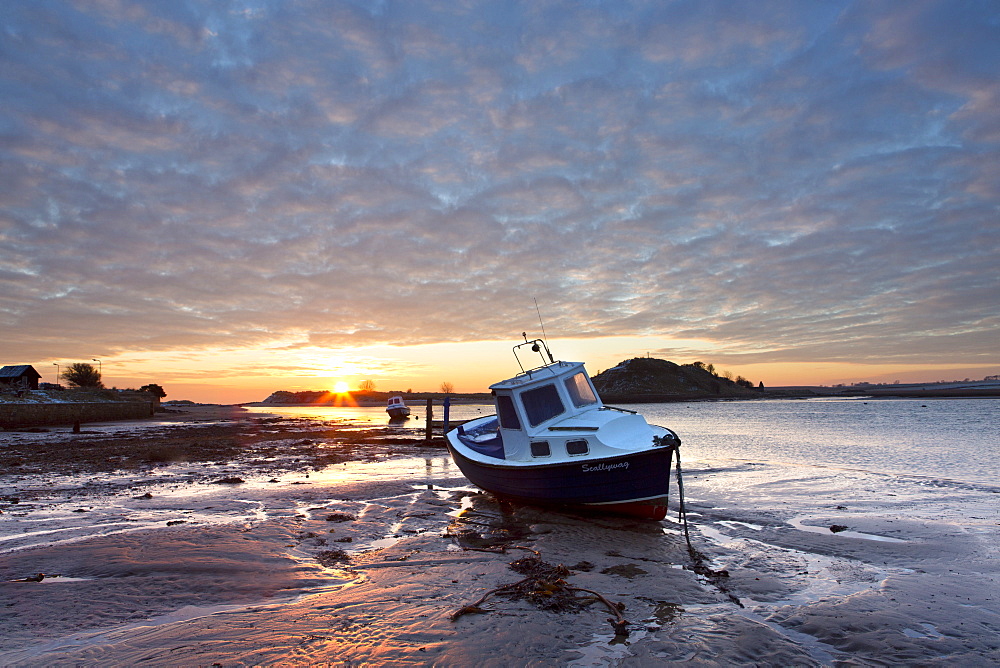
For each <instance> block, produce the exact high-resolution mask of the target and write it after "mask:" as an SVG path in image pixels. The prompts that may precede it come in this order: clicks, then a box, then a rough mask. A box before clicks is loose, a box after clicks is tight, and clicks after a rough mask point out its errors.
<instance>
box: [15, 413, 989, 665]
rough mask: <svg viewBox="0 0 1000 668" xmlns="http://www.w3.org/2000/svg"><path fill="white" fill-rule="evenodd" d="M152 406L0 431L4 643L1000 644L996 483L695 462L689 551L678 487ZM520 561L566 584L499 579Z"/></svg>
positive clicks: (183, 651) (367, 649) (912, 648)
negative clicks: (579, 477)
mask: <svg viewBox="0 0 1000 668" xmlns="http://www.w3.org/2000/svg"><path fill="white" fill-rule="evenodd" d="M690 410H692V411H697V410H701V411H711V410H713V408H712V407H711V406H707V405H706V407H704V408H692V409H690ZM727 410H731V407H729V408H727ZM748 410H750V409H748ZM165 417H166V419H163V420H157V421H153V422H143V423H117V424H108V425H95V426H87V428H85V429H84V433H83V434H79V435H74V434H70V433H66V432H64V431H59V430H56V431H48V432H35V433H30V432H29V433H2V434H0V458H3V459H2V462H3V463H4V466H3V468H2V469H0V512H2V514H0V581H2V582H0V592H2V593H0V597H2V600H3V606H2V607H0V664H3V665H93V664H101V665H209V664H213V663H218V664H221V665H227V666H229V665H259V664H284V665H309V664H316V663H335V664H346V665H356V664H366V663H370V664H378V665H400V666H408V665H441V666H465V665H486V666H491V665H492V666H508V665H553V664H557V665H579V666H640V665H641V666H648V665H657V664H667V663H672V662H677V661H688V662H692V663H695V664H700V665H720V666H721V665H734V664H736V665H746V664H759V665H807V666H809V665H815V666H819V665H886V664H910V665H913V664H917V665H969V666H972V665H984V664H989V663H996V662H998V661H1000V641H998V640H997V638H998V637H1000V603H998V598H1000V596H998V594H1000V580H998V576H1000V547H998V546H1000V513H998V510H997V507H998V503H997V501H998V498H1000V497H998V494H1000V487H997V486H991V485H990V484H987V483H984V482H981V481H971V482H970V481H963V480H956V479H951V478H945V477H935V476H926V475H901V474H897V473H893V474H888V473H884V472H881V471H873V470H864V469H859V468H845V467H840V466H835V465H833V464H831V463H829V462H821V463H817V464H804V463H801V462H781V461H770V460H767V459H766V458H763V457H761V456H759V455H760V452H759V451H758V452H755V455H757V456H755V457H754V458H753V459H752V460H751V459H746V458H739V457H738V456H732V457H721V456H718V453H712V456H711V457H705V456H699V458H698V459H693V460H690V461H689V460H687V459H685V471H684V491H685V495H686V507H687V511H688V519H689V523H690V525H689V529H690V536H691V541H692V545H693V547H694V548H695V550H697V552H698V553H700V554H701V555H703V556H704V557H705V560H706V561H705V564H707V565H708V568H700V569H699V568H695V564H694V561H693V560H692V557H691V554H690V552H689V550H688V548H687V544H686V541H685V538H684V534H683V530H682V526H681V525H680V524H679V523H678V521H677V519H678V517H677V513H676V507H675V508H674V512H672V514H671V515H670V517H669V518H668V520H666V521H664V522H648V521H641V520H636V519H629V518H623V517H616V516H610V515H584V514H580V513H574V512H567V511H561V510H554V509H544V508H536V507H530V506H518V505H511V504H507V503H503V502H501V501H499V500H497V499H495V498H493V497H491V496H489V495H486V494H482V493H480V492H478V491H477V490H476V489H475V488H473V487H471V486H470V485H469V484H468V482H467V481H466V480H465V479H464V478H463V477H462V475H461V473H460V472H459V471H458V469H457V468H456V467H455V466H454V465H453V464H452V463H451V461H450V459H449V457H448V454H447V451H446V450H445V449H444V448H443V447H442V445H441V443H440V442H434V441H432V442H430V443H427V442H424V441H423V440H422V438H421V437H420V436H419V435H418V433H417V432H418V430H416V429H406V428H402V429H401V428H398V427H393V426H388V425H384V426H379V425H372V424H371V423H370V422H364V423H358V422H356V421H355V422H352V421H344V420H338V419H322V418H319V417H315V416H314V417H311V418H309V419H303V418H298V417H291V416H275V415H265V414H259V413H247V412H242V411H235V410H223V409H219V408H217V407H216V408H212V407H199V408H192V409H190V410H188V412H186V413H181V414H172V415H167V416H165ZM706 419H711V418H710V416H709V417H708V418H706ZM693 428H694V422H692V425H691V426H689V427H688V429H689V430H690V429H693ZM793 437H794V436H789V437H788V438H793ZM693 449H694V450H695V451H698V446H697V443H695V444H694V446H693ZM683 451H684V449H683V447H682V452H683ZM675 489H676V488H675ZM675 502H676V496H675ZM834 528H835V529H836V530H832V529H834ZM525 558H536V559H538V560H540V561H542V562H544V563H545V564H549V565H552V566H563V567H565V572H564V574H563V576H562V577H561V579H562V581H563V585H558V584H557V585H555V586H553V587H552V588H550V589H549V590H548V592H549V593H548V594H546V593H545V587H543V586H539V592H538V593H537V595H512V594H504V591H503V589H502V588H504V587H506V586H507V585H511V584H513V583H516V582H518V581H520V580H523V579H524V575H523V573H520V572H516V571H515V570H514V569H512V563H514V562H517V561H519V560H523V559H525ZM39 574H43V575H44V577H41V578H39V577H38V576H39ZM560 586H565V587H570V588H573V589H574V590H588V591H590V592H596V593H598V594H600V595H601V596H602V597H604V598H605V599H607V600H608V601H610V602H611V603H612V604H614V605H615V606H616V607H618V608H620V614H621V616H622V617H624V619H625V620H626V621H627V631H628V633H627V635H625V634H621V633H617V634H616V632H615V628H614V626H613V624H612V623H611V621H609V620H611V619H612V618H613V617H614V614H613V613H612V612H610V611H609V609H608V608H607V607H606V606H605V605H604V604H603V603H602V602H601V601H600V600H598V599H597V598H596V597H589V596H588V595H586V594H576V596H578V597H579V598H580V599H587V598H589V599H592V600H580V601H579V605H572V606H559V605H551V604H549V603H551V601H546V599H552V598H553V597H555V596H559V595H561V593H562V592H560V591H559V587H560ZM497 590H500V591H497ZM491 592H492V593H491ZM487 594H490V595H489V596H488V597H487V598H486V600H485V601H483V602H482V603H481V604H480V605H478V606H476V607H477V608H478V610H476V611H470V612H469V613H468V614H461V615H456V613H458V612H459V611H461V610H463V609H464V608H467V607H468V606H470V605H471V604H473V603H475V602H477V601H479V600H480V599H481V598H483V597H484V595H487ZM529 594H535V593H534V592H529Z"/></svg>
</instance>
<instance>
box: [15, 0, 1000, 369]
mask: <svg viewBox="0 0 1000 668" xmlns="http://www.w3.org/2000/svg"><path fill="white" fill-rule="evenodd" d="M0 20H2V22H3V23H2V29H3V30H4V34H5V39H4V40H3V42H2V44H0V93H2V94H3V96H4V99H5V100H8V101H10V103H9V104H6V105H5V107H4V110H3V111H2V112H0V156H2V160H0V178H3V180H4V183H5V188H4V189H3V190H2V191H0V322H2V323H3V328H4V336H5V355H7V356H13V357H16V358H17V359H18V360H21V359H36V358H49V357H62V356H69V355H73V354H78V351H83V350H84V349H87V350H93V349H95V348H98V347H99V348H100V349H101V350H105V351H108V353H109V354H110V353H115V352H122V353H125V352H127V351H141V350H146V351H164V352H169V351H174V350H177V349H192V350H197V349H211V348H214V347H232V346H238V345H247V346H266V345H268V344H269V343H271V342H274V341H278V340H280V341H286V342H291V343H290V344H289V345H292V346H324V347H329V348H337V347H343V346H354V345H362V344H392V345H413V344H422V343H434V342H440V341H446V340H466V341H474V340H483V339H496V338H503V339H507V338H509V337H510V336H511V332H515V333H519V332H520V331H521V330H522V329H523V328H525V327H530V326H531V322H532V321H531V319H530V318H528V317H526V316H531V315H533V314H532V313H531V298H532V297H538V298H539V299H540V300H544V302H545V304H546V310H547V312H549V315H548V320H549V321H550V323H551V324H548V325H547V326H548V327H549V328H550V329H552V330H553V331H560V332H562V333H563V334H564V335H566V336H581V337H583V336H628V335H636V336H643V335H644V336H657V337H667V338H669V337H678V338H695V339H701V340H706V341H709V342H713V344H714V345H715V346H716V347H717V349H718V350H719V351H720V353H719V354H724V355H728V356H730V358H731V359H745V360H753V361H769V360H770V361H807V360H818V359H822V360H852V361H864V360H870V361H877V360H897V361H906V362H916V361H928V362H929V361H935V362H946V361H956V362H957V361H963V362H975V363H979V362H982V363H990V362H995V361H996V356H997V353H998V350H997V347H996V342H995V331H996V325H997V317H998V301H1000V289H998V288H1000V285H998V284H997V278H996V271H995V267H996V266H998V264H1000V263H998V260H1000V258H998V255H1000V249H998V242H997V235H996V234H995V232H996V214H997V210H998V204H1000V203H998V192H997V188H996V184H997V182H998V179H997V177H998V173H997V170H998V167H997V165H998V164H1000V161H998V159H997V158H998V157H1000V156H998V140H1000V120H998V119H1000V115H998V113H997V111H996V109H997V108H998V104H997V102H998V100H1000V84H997V83H996V81H995V79H996V77H995V71H994V69H995V68H994V66H992V65H991V63H995V62H996V58H991V57H990V56H991V55H1000V54H997V53H996V52H997V50H998V48H1000V47H998V46H997V44H1000V40H998V39H997V38H998V37H1000V35H998V34H997V32H998V30H1000V27H998V26H1000V22H998V16H997V12H996V10H995V9H994V8H993V7H992V5H990V4H988V3H986V4H984V3H974V2H973V3H966V4H963V5H961V6H959V7H956V5H954V3H948V2H922V3H908V4H906V5H868V4H857V3H851V2H839V3H825V4H823V5H803V4H801V3H782V2H767V3H756V4H754V5H747V6H745V7H734V6H733V5H731V4H729V3H724V4H715V3H685V2H680V3H669V4H662V3H644V2H635V3H590V4H588V5H587V6H585V7H582V6H580V5H578V3H561V2H544V3H514V4H508V5H502V6H501V5H496V4H494V3H478V2H472V1H470V2H467V3H459V4H451V3H448V4H442V3H435V2H426V3H403V4H398V5H392V4H386V5H379V6H377V7H376V8H374V9H372V8H369V7H366V6H361V5H357V4H353V3H350V2H333V3H327V2H303V3H296V4H294V5H290V4H287V3H279V2H266V1H264V0H259V1H257V2H254V3H249V4H242V5H240V4H232V5H227V4H222V5H205V6H190V7H188V6H183V5H175V4H170V3H167V4H156V3H139V2H129V1H127V0H120V1H117V2H111V1H108V2H79V3H74V4H64V3H45V2H15V3H12V4H11V5H10V7H9V8H8V9H7V10H6V11H5V14H4V16H3V18H2V19H0ZM525 320H527V322H525ZM81 332H85V333H86V335H85V336H81V335H80V333H81Z"/></svg>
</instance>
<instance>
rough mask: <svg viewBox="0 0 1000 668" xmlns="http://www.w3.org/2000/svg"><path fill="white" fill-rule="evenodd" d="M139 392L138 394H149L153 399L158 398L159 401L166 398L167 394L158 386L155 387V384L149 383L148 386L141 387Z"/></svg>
mask: <svg viewBox="0 0 1000 668" xmlns="http://www.w3.org/2000/svg"><path fill="white" fill-rule="evenodd" d="M139 391H140V392H149V393H150V394H152V395H153V396H154V397H159V398H160V399H162V398H163V397H165V396H167V393H166V392H164V391H163V388H162V387H160V386H159V385H157V384H156V383H150V384H149V385H143V386H142V387H140V388H139Z"/></svg>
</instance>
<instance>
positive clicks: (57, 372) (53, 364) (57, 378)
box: [52, 362, 59, 385]
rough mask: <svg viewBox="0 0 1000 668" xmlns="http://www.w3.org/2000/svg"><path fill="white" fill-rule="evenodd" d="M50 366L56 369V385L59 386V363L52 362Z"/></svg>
mask: <svg viewBox="0 0 1000 668" xmlns="http://www.w3.org/2000/svg"><path fill="white" fill-rule="evenodd" d="M52 366H54V367H55V368H56V385H58V384H59V362H53V363H52Z"/></svg>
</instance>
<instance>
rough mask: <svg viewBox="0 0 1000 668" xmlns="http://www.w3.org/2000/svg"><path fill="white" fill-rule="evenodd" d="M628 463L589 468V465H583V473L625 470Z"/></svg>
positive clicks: (599, 465)
mask: <svg viewBox="0 0 1000 668" xmlns="http://www.w3.org/2000/svg"><path fill="white" fill-rule="evenodd" d="M627 468H628V462H618V463H617V464H603V463H601V464H598V465H596V466H591V465H590V464H584V465H583V472H584V473H590V472H591V471H613V470H614V469H627Z"/></svg>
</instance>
